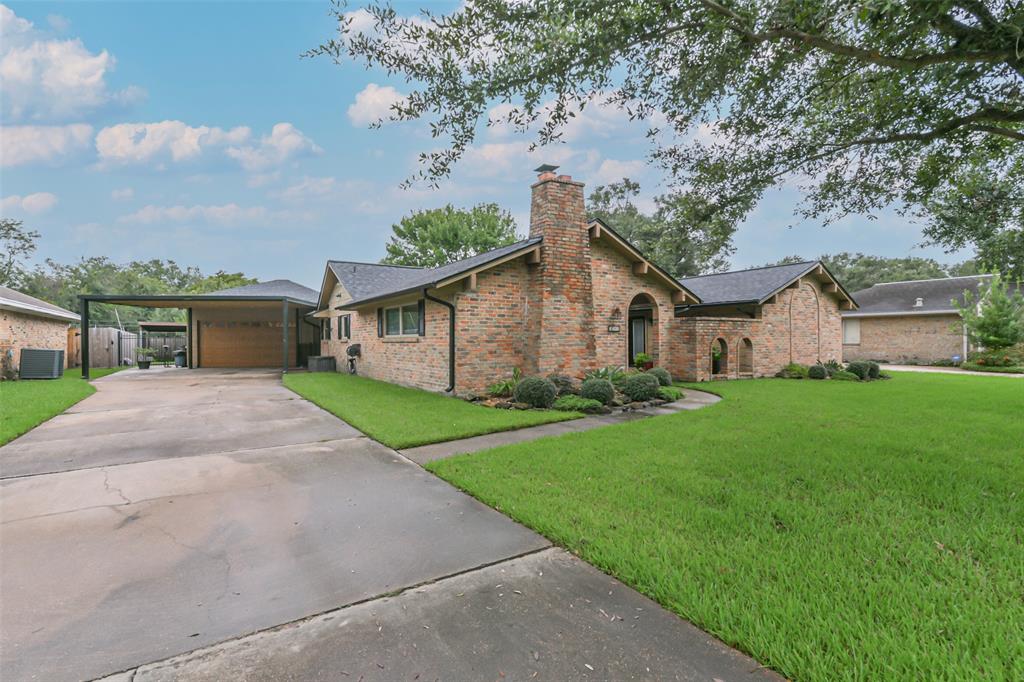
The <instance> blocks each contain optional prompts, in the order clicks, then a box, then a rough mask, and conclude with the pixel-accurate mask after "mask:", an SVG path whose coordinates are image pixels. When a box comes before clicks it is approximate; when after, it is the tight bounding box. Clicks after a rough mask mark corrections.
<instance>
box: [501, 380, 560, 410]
mask: <svg viewBox="0 0 1024 682" xmlns="http://www.w3.org/2000/svg"><path fill="white" fill-rule="evenodd" d="M557 394H558V389H556V388H555V385H554V384H553V383H551V382H550V381H549V380H548V379H545V378H543V377H526V378H525V379H523V380H522V381H520V382H519V383H518V384H516V387H515V390H513V391H512V396H513V397H514V398H515V400H516V402H517V403H526V404H527V405H529V406H530V407H541V408H545V409H546V408H548V407H551V404H552V403H554V402H555V396H556V395H557Z"/></svg>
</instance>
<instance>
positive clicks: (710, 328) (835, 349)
mask: <svg viewBox="0 0 1024 682" xmlns="http://www.w3.org/2000/svg"><path fill="white" fill-rule="evenodd" d="M670 334H671V341H670V355H671V361H670V363H669V370H670V371H671V372H672V373H673V375H676V376H679V377H680V378H683V379H687V380H689V381H707V380H709V379H711V378H712V376H711V344H712V343H713V342H714V341H715V339H717V338H722V339H723V340H725V342H726V346H727V352H726V367H725V371H724V372H723V373H722V375H721V377H722V378H739V377H741V376H771V375H773V374H775V372H777V371H779V369H781V368H782V367H784V366H785V365H786V364H788V363H790V362H799V363H801V364H804V365H810V364H814V363H817V362H827V361H828V360H833V359H834V360H839V359H841V354H842V324H841V321H840V316H839V305H838V301H837V300H836V299H835V298H834V296H833V295H831V294H827V293H825V292H823V291H822V289H821V284H820V283H819V282H818V281H817V280H815V279H814V278H811V277H806V278H803V279H802V280H800V282H799V286H798V287H794V288H792V289H786V290H784V291H782V292H780V293H779V294H778V296H777V297H776V301H775V302H774V303H768V304H765V305H763V306H761V309H760V317H759V318H757V319H740V318H728V319H725V318H717V317H697V318H678V319H676V320H675V324H674V325H673V327H672V330H671V332H670ZM744 339H747V340H749V341H750V355H751V362H750V365H751V367H752V370H753V371H752V372H751V373H749V374H748V373H745V372H744V373H741V372H740V369H741V365H742V364H744V363H741V355H743V354H746V353H747V351H746V349H745V347H744V345H745V344H744Z"/></svg>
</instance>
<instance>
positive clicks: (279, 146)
mask: <svg viewBox="0 0 1024 682" xmlns="http://www.w3.org/2000/svg"><path fill="white" fill-rule="evenodd" d="M323 151H324V150H323V149H321V148H320V147H318V146H317V145H316V144H315V143H314V142H313V140H311V139H309V138H308V137H306V136H305V135H303V134H302V131H301V130H299V129H298V128H296V127H295V126H293V125H292V124H291V123H278V124H276V125H274V127H273V129H272V130H271V131H270V135H264V136H263V137H261V138H260V141H259V144H256V145H247V146H244V147H237V146H236V147H229V148H228V150H227V155H228V156H230V157H231V158H233V159H235V160H236V161H238V162H239V163H240V164H242V168H244V169H246V170H247V171H258V170H263V169H265V168H268V167H270V166H276V165H278V164H281V163H284V162H285V161H288V160H289V159H292V158H295V157H299V156H308V155H311V154H322V153H323Z"/></svg>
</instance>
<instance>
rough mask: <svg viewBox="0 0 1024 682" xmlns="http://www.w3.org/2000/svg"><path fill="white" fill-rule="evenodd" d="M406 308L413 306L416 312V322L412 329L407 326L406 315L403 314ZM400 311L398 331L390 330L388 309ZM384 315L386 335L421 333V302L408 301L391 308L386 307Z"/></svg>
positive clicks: (416, 334)
mask: <svg viewBox="0 0 1024 682" xmlns="http://www.w3.org/2000/svg"><path fill="white" fill-rule="evenodd" d="M406 308H412V309H413V310H414V311H415V312H416V324H415V325H413V327H412V329H406V328H405V317H404V316H403V315H402V311H403V310H405V309H406ZM390 310H397V311H398V333H397V334H396V333H393V332H391V331H388V311H390ZM382 314H383V315H384V336H419V333H420V304H419V303H418V302H417V303H406V304H405V305H393V306H391V307H390V308H385V309H384V310H383V312H382Z"/></svg>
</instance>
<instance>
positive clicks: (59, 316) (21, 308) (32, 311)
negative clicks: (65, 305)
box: [0, 299, 81, 322]
mask: <svg viewBox="0 0 1024 682" xmlns="http://www.w3.org/2000/svg"><path fill="white" fill-rule="evenodd" d="M0 308H3V309H5V310H11V311H13V312H20V313H26V314H29V315H34V316H36V317H45V318H47V319H51V320H60V321H63V322H81V317H79V316H78V315H77V314H76V313H73V312H71V311H70V310H67V311H58V310H51V309H49V308H43V307H42V306H36V305H32V304H30V303H22V302H21V301H12V300H11V299H3V300H0Z"/></svg>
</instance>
